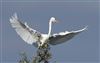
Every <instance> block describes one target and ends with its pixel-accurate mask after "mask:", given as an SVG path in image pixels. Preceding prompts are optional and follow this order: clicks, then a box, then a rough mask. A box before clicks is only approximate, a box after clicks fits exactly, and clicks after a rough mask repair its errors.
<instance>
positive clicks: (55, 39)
mask: <svg viewBox="0 0 100 63" xmlns="http://www.w3.org/2000/svg"><path fill="white" fill-rule="evenodd" d="M86 29H87V27H85V28H83V29H81V30H77V31H70V32H69V31H65V32H60V33H58V34H57V33H56V34H53V35H52V36H51V37H50V38H49V43H50V44H51V45H57V44H61V43H64V42H66V41H68V40H70V39H72V38H73V37H74V36H75V35H77V34H79V33H80V32H82V31H84V30H86Z"/></svg>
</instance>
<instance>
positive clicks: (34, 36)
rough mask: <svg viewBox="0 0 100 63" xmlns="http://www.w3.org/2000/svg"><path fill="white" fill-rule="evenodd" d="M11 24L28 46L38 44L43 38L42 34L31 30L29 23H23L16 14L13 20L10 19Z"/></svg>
mask: <svg viewBox="0 0 100 63" xmlns="http://www.w3.org/2000/svg"><path fill="white" fill-rule="evenodd" d="M10 23H11V25H12V27H13V28H14V29H15V31H16V32H17V34H18V35H19V36H20V37H21V38H22V39H23V40H24V41H25V42H26V43H28V44H33V43H34V42H37V41H38V40H39V38H40V36H41V33H40V32H38V31H36V30H34V29H32V28H30V27H29V26H28V25H27V23H22V22H21V21H19V19H18V17H17V14H16V13H15V14H14V16H12V18H10Z"/></svg>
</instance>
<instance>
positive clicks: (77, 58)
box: [0, 0, 100, 63]
mask: <svg viewBox="0 0 100 63" xmlns="http://www.w3.org/2000/svg"><path fill="white" fill-rule="evenodd" d="M0 7H1V10H0V11H2V12H1V13H0V14H1V22H0V23H1V26H2V27H1V30H2V33H1V34H2V36H1V38H2V41H0V42H1V51H0V54H1V53H2V54H1V57H2V59H1V60H0V61H2V62H4V63H11V62H12V63H14V62H17V61H18V60H19V57H20V55H19V54H20V52H22V51H25V52H26V53H27V55H28V57H29V58H32V56H33V55H35V54H36V50H37V49H36V48H35V47H34V46H32V45H29V44H27V43H25V42H24V41H23V40H22V39H21V38H20V37H19V36H18V35H17V33H16V32H15V30H14V29H13V28H12V27H11V25H10V22H9V18H10V17H11V16H12V15H13V14H14V13H15V12H16V13H17V15H18V18H19V19H20V20H21V21H22V22H27V23H28V25H29V26H30V27H32V28H33V29H36V30H38V31H39V32H41V33H48V22H49V19H50V18H51V17H52V16H53V17H55V18H56V19H57V20H59V23H57V24H54V25H53V27H52V31H53V32H52V33H59V32H62V31H65V30H66V31H72V30H79V29H82V28H84V27H85V26H87V25H88V30H86V31H84V32H82V33H81V34H79V35H77V36H75V37H74V38H73V39H71V40H70V41H67V42H65V43H63V44H59V45H56V46H51V53H52V55H53V58H52V59H51V61H52V62H54V61H57V63H66V62H68V63H75V62H76V63H78V62H79V63H99V61H100V60H99V2H98V0H95V1H93V0H84V1H82V0H62V1H60V2H59V1H58V0H54V1H53V0H51V1H48V0H47V1H46V0H43V1H40V0H37V1H36V0H29V1H25V0H17V1H16V0H13V1H12V0H3V1H2V6H0ZM1 34H0V35H1Z"/></svg>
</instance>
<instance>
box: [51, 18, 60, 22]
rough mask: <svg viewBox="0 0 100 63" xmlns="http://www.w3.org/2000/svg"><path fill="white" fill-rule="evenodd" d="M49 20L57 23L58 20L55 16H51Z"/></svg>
mask: <svg viewBox="0 0 100 63" xmlns="http://www.w3.org/2000/svg"><path fill="white" fill-rule="evenodd" d="M50 22H51V23H57V22H58V20H56V19H55V17H51V18H50Z"/></svg>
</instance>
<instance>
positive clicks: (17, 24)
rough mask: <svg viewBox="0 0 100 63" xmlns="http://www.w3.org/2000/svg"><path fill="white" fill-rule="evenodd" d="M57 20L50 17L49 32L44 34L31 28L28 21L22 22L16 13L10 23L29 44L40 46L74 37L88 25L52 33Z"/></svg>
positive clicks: (59, 42) (62, 41)
mask: <svg viewBox="0 0 100 63" xmlns="http://www.w3.org/2000/svg"><path fill="white" fill-rule="evenodd" d="M56 22H57V20H56V19H55V18H54V17H51V18H50V21H49V31H48V34H42V33H40V32H38V31H36V30H34V29H32V28H30V27H29V26H28V25H27V23H26V22H25V23H22V22H21V21H20V20H19V19H18V17H17V14H16V13H15V14H14V15H13V16H12V18H10V23H11V25H12V27H13V28H14V29H15V31H16V32H17V34H18V35H19V36H20V37H21V38H22V39H23V40H24V41H25V42H26V43H28V44H31V45H32V44H34V45H37V46H38V47H40V46H43V44H45V43H48V44H51V45H57V44H61V43H64V42H67V41H68V40H70V39H72V38H73V37H74V36H75V35H77V34H78V33H80V32H82V31H84V30H86V29H87V27H85V28H83V29H81V30H77V31H65V32H60V33H56V34H52V35H51V27H52V23H56Z"/></svg>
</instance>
